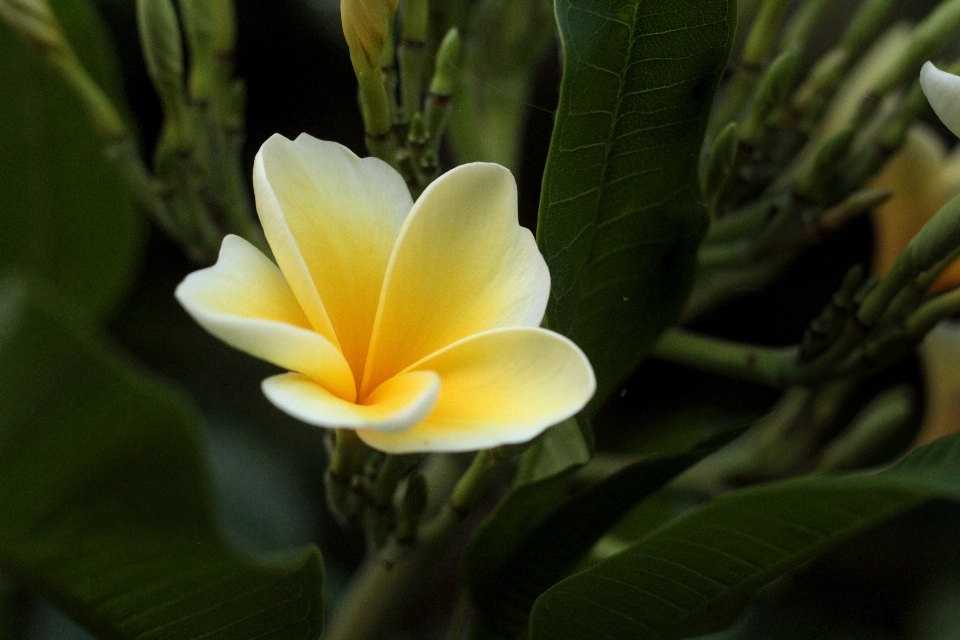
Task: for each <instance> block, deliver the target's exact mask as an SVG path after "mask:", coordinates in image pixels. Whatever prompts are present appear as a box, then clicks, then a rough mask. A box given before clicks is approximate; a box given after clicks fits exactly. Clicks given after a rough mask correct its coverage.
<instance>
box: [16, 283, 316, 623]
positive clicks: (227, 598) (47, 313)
mask: <svg viewBox="0 0 960 640" xmlns="http://www.w3.org/2000/svg"><path fill="white" fill-rule="evenodd" d="M64 313H66V314H68V315H70V309H69V307H68V305H65V304H64V303H62V302H56V301H53V300H51V299H50V298H48V297H46V296H44V295H41V293H40V292H38V290H37V289H36V287H28V286H26V285H24V284H23V282H22V281H19V280H14V279H10V278H8V279H7V280H5V281H3V282H2V284H0V406H2V407H3V411H2V412H0V487H3V491H2V492H0V571H2V572H4V573H7V574H9V575H10V576H12V577H14V578H15V579H16V580H17V581H19V582H21V583H23V584H26V585H28V586H29V587H30V588H31V589H32V590H34V591H35V592H36V593H38V594H41V595H43V596H44V597H46V598H47V599H49V600H50V601H52V602H53V603H54V604H56V605H57V606H59V607H60V608H61V609H63V610H64V611H65V612H67V613H68V614H69V615H70V616H71V617H73V618H74V619H75V620H77V621H78V622H80V623H81V624H83V625H84V626H85V627H87V628H88V629H89V630H90V631H92V632H93V633H95V634H96V635H98V636H99V637H102V638H117V639H120V638H170V639H173V638H177V639H179V638H211V639H212V638H220V639H226V638H285V639H286V638H296V639H300V638H302V639H304V640H306V639H310V638H316V637H318V636H319V634H320V631H321V627H322V623H323V607H322V596H321V589H322V582H323V567H322V562H321V559H320V555H319V552H317V550H316V549H315V548H313V547H308V548H304V549H299V550H296V551H292V552H290V553H286V554H283V555H282V557H281V556H276V557H271V558H269V559H261V560H253V559H251V558H248V557H246V556H244V555H242V554H240V553H239V552H237V551H236V550H234V549H233V548H231V547H230V546H229V545H228V544H227V543H226V542H225V541H224V538H223V536H222V535H221V530H220V527H219V525H218V523H217V522H216V520H215V519H214V518H213V516H212V515H211V508H210V496H209V493H210V490H209V482H208V480H209V479H208V477H207V470H206V468H205V466H204V463H203V458H202V456H201V455H200V438H199V432H198V427H197V422H198V420H197V415H196V414H195V412H194V411H193V410H192V409H191V408H190V406H189V404H187V403H186V402H185V401H184V400H183V398H182V397H181V396H180V395H179V394H177V393H174V392H173V391H171V390H170V389H168V388H167V387H165V386H164V385H162V384H161V383H159V382H158V381H156V380H153V379H150V378H148V377H147V376H145V375H143V374H141V373H139V372H138V371H137V370H135V369H134V368H133V367H132V366H131V365H130V364H128V363H127V362H125V361H124V360H122V359H121V358H118V357H117V356H115V355H111V354H110V353H108V352H107V351H106V350H104V348H103V347H102V346H100V345H99V344H97V343H96V342H95V341H93V340H92V339H90V338H88V337H85V335H84V334H83V333H82V332H79V331H77V330H75V329H74V328H73V326H72V324H71V323H68V322H64V321H63V320H61V317H63V314H64Z"/></svg>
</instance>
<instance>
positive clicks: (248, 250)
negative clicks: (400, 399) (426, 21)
mask: <svg viewBox="0 0 960 640" xmlns="http://www.w3.org/2000/svg"><path fill="white" fill-rule="evenodd" d="M174 295H175V296H176V298H177V300H178V301H179V302H180V304H181V305H183V308H184V309H185V310H186V311H187V313H189V314H190V315H191V316H192V317H193V319H194V320H196V321H197V323H198V324H200V326H202V327H203V328H204V329H206V330H207V331H208V332H209V333H211V334H213V335H214V336H216V337H217V338H219V339H220V340H223V341H224V342H226V343H227V344H229V345H230V346H231V347H234V348H235V349H239V350H240V351H243V352H245V353H248V354H250V355H252V356H254V357H257V358H260V359H261V360H266V361H267V362H270V363H272V364H275V365H277V366H279V367H283V368H284V369H289V370H292V371H298V372H300V373H302V374H305V375H307V376H309V377H310V378H311V379H313V380H315V381H317V382H318V383H319V384H322V385H324V386H326V387H327V388H328V389H330V390H331V391H332V392H333V393H335V394H336V395H338V396H340V397H343V398H348V399H350V400H353V399H354V398H355V397H356V383H355V382H354V379H353V375H352V373H351V371H350V367H349V365H348V364H347V361H346V360H345V359H344V358H343V355H342V354H341V353H340V351H339V350H338V349H337V348H336V347H335V346H334V345H333V344H331V343H330V341H329V340H327V339H326V338H324V337H323V336H321V335H319V334H317V333H316V332H314V331H312V330H311V329H309V328H308V322H307V319H306V318H305V317H304V314H303V311H302V310H301V309H300V307H299V305H298V304H297V301H296V299H295V298H294V296H293V293H292V292H291V291H290V287H289V286H288V284H287V282H286V280H285V279H284V277H283V274H282V273H281V272H280V270H279V269H278V268H277V266H276V265H275V264H273V262H271V261H270V259H269V258H267V257H266V256H265V255H263V254H262V253H260V251H259V250H258V249H257V248H256V247H254V246H253V245H251V244H250V243H249V242H247V241H246V240H244V239H243V238H240V237H238V236H232V235H229V236H227V237H226V238H224V239H223V244H222V245H221V247H220V256H219V258H218V259H217V263H216V264H215V265H213V266H212V267H208V268H206V269H201V270H200V271H196V272H194V273H191V274H190V275H188V276H187V277H186V278H185V279H184V280H183V282H181V283H180V285H179V286H177V289H176V291H175V292H174Z"/></svg>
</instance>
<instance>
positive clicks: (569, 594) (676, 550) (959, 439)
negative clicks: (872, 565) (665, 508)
mask: <svg viewBox="0 0 960 640" xmlns="http://www.w3.org/2000/svg"><path fill="white" fill-rule="evenodd" d="M934 496H944V497H950V498H960V435H955V436H951V437H950V438H946V439H944V440H940V441H938V442H935V443H933V444H930V445H927V446H925V447H921V448H919V449H917V450H916V451H914V452H913V453H911V454H910V455H909V456H907V457H906V458H905V459H904V460H903V461H902V462H900V463H898V464H897V465H895V466H894V467H892V468H890V469H889V470H887V471H884V472H882V473H879V474H864V473H860V474H851V475H845V476H833V477H823V476H821V477H809V478H801V479H795V480H788V481H785V482H780V483H776V484H771V485H765V486H761V487H757V488H752V489H746V490H743V491H737V492H734V493H730V494H727V495H724V496H722V497H720V498H717V499H716V500H714V501H713V502H710V503H708V504H707V505H706V506H704V507H701V508H700V509H697V510H695V511H692V512H690V513H689V514H687V515H685V516H682V517H681V518H678V519H677V520H674V521H671V522H670V523H668V524H666V525H664V526H663V527H660V528H659V529H657V530H656V531H654V532H653V533H651V534H650V535H647V536H646V537H644V538H642V539H641V540H639V541H637V542H636V543H634V544H633V545H631V546H630V547H629V548H628V549H627V550H626V551H624V552H622V553H620V554H617V555H615V556H612V557H611V558H609V559H607V560H605V561H603V562H601V563H600V564H598V565H596V566H595V567H593V568H591V569H589V570H587V571H584V572H582V573H579V574H576V575H574V576H572V577H570V578H567V579H566V580H564V581H562V582H560V583H559V584H557V585H555V586H554V587H553V588H551V589H550V590H549V591H547V592H546V593H544V594H543V595H542V596H541V597H540V598H539V599H538V600H537V603H536V605H535V606H534V610H533V614H532V617H531V627H530V631H531V638H533V639H534V640H563V639H565V638H570V639H574V638H576V639H577V640H590V639H592V638H618V639H624V640H625V639H628V638H636V639H641V640H642V639H647V638H650V639H653V638H657V639H658V640H663V639H672V638H683V637H687V636H690V635H697V634H702V633H707V632H709V631H713V630H716V629H718V628H721V627H722V626H724V625H725V624H726V623H727V622H729V621H730V619H731V616H732V615H735V614H736V613H737V612H738V611H740V610H741V609H742V603H744V602H745V601H747V600H748V599H749V598H750V597H751V596H752V595H753V594H754V593H755V592H756V591H757V590H758V589H760V588H761V587H763V586H764V585H766V584H767V583H769V582H770V581H771V580H773V579H775V578H777V577H779V576H781V575H783V574H784V573H787V572H789V571H792V570H794V569H796V568H798V567H799V566H801V565H802V564H804V563H805V562H808V561H809V560H811V559H813V558H815V557H817V556H818V555H820V554H822V553H824V552H826V551H827V550H829V549H831V548H832V547H834V546H835V545H836V544H837V543H839V542H841V541H843V540H846V539H848V538H850V537H851V536H854V535H856V534H857V533H859V532H862V531H864V530H865V529H868V528H870V527H872V526H875V525H876V524H878V523H880V522H883V521H884V520H887V519H889V518H891V517H893V516H895V515H897V514H899V513H903V512H904V511H906V510H908V509H910V508H912V507H914V506H916V505H918V504H920V503H922V502H924V501H926V500H928V499H930V498H931V497H934Z"/></svg>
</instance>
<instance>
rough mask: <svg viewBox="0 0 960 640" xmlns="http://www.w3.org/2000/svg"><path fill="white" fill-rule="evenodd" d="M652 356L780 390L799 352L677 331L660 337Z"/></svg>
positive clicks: (785, 383) (789, 375)
mask: <svg viewBox="0 0 960 640" xmlns="http://www.w3.org/2000/svg"><path fill="white" fill-rule="evenodd" d="M653 354H654V355H655V356H657V357H659V358H662V359H664V360H669V361H670V362H676V363H678V364H684V365H687V366H689V367H693V368H694V369H699V370H700V371H706V372H708V373H715V374H718V375H722V376H727V377H730V378H739V379H741V380H746V381H748V382H756V383H759V384H765V385H768V386H771V387H777V388H781V387H785V386H787V384H788V383H789V381H790V378H791V376H792V373H793V371H794V368H795V362H796V357H797V349H796V347H782V348H775V347H761V346H758V345H752V344H745V343H742V342H734V341H732V340H724V339H722V338H713V337H709V336H704V335H701V334H697V333H693V332H691V331H686V330H684V329H676V328H675V329H670V330H668V331H667V332H666V333H664V334H663V336H661V338H660V341H659V342H657V344H656V346H655V347H654V349H653Z"/></svg>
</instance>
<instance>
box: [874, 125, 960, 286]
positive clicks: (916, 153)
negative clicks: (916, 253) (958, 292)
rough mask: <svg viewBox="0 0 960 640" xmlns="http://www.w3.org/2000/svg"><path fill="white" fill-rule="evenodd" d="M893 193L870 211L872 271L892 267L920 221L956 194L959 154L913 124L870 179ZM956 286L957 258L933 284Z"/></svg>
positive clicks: (959, 187) (959, 278)
mask: <svg viewBox="0 0 960 640" xmlns="http://www.w3.org/2000/svg"><path fill="white" fill-rule="evenodd" d="M872 186H874V187H877V188H880V189H886V190H888V191H890V192H891V193H892V194H893V195H892V196H891V198H890V199H889V200H888V201H887V202H886V203H884V205H883V206H881V207H880V208H878V209H877V210H876V211H875V212H874V214H873V219H874V227H875V238H874V271H876V273H878V274H879V275H884V274H886V273H888V272H889V271H890V269H892V268H893V265H894V264H895V263H896V261H897V259H898V258H899V257H900V254H901V253H903V250H904V249H906V248H907V243H909V242H910V239H911V238H913V236H915V235H917V233H918V232H919V231H920V229H922V228H923V225H924V224H926V223H927V221H928V220H930V218H932V217H933V215H934V214H935V213H936V212H937V211H939V210H940V209H941V208H942V207H943V205H945V204H947V202H949V201H950V200H951V199H952V198H953V197H954V196H956V195H957V194H958V193H960V153H958V151H956V150H954V151H948V150H947V146H946V144H944V142H943V139H942V138H941V137H940V135H939V134H938V133H937V132H936V131H933V130H932V129H931V128H930V127H928V126H926V125H924V124H922V123H918V124H915V125H914V126H913V127H911V129H910V131H909V132H908V133H907V138H906V140H904V143H903V146H902V147H901V148H900V150H899V151H898V152H897V154H896V155H895V156H893V158H891V159H890V162H888V163H887V166H886V167H884V169H883V171H882V172H881V173H880V175H878V176H877V178H876V179H875V180H874V181H873V185H872ZM957 285H960V263H956V262H955V263H953V264H952V265H950V266H949V267H948V268H947V269H946V270H945V271H944V272H943V273H942V274H940V277H939V278H937V281H936V282H935V283H934V284H933V289H935V290H940V291H942V290H947V289H952V288H954V287H956V286H957Z"/></svg>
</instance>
